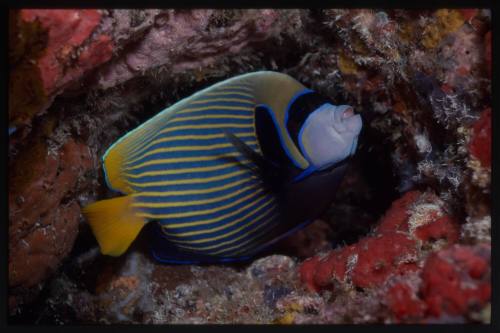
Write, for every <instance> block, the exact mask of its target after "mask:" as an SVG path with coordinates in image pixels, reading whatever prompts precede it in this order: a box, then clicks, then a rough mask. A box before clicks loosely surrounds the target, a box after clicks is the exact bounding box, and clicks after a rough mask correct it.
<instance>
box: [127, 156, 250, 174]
mask: <svg viewBox="0 0 500 333" xmlns="http://www.w3.org/2000/svg"><path fill="white" fill-rule="evenodd" d="M242 160H243V158H242V157H236V156H227V157H226V158H223V157H221V158H220V159H217V160H211V161H202V162H168V163H162V164H153V165H146V166H142V167H140V168H137V169H132V170H126V169H124V172H126V173H130V174H134V175H136V174H140V173H142V172H147V171H161V170H181V169H190V168H197V167H209V166H216V165H219V164H221V163H229V162H238V161H242Z"/></svg>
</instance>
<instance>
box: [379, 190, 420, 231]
mask: <svg viewBox="0 0 500 333" xmlns="http://www.w3.org/2000/svg"><path fill="white" fill-rule="evenodd" d="M421 195H422V193H421V192H419V191H410V192H406V193H405V194H404V195H403V196H402V197H401V198H399V199H398V200H396V201H394V202H393V203H392V205H391V208H389V210H388V211H387V212H386V213H385V215H384V216H383V217H382V219H381V220H380V222H379V226H378V228H377V231H378V232H379V233H384V232H386V231H396V230H400V231H405V232H406V231H408V223H407V222H408V217H409V215H408V207H409V206H410V205H411V204H412V203H414V202H415V201H416V200H417V199H418V198H419V197H420V196H421Z"/></svg>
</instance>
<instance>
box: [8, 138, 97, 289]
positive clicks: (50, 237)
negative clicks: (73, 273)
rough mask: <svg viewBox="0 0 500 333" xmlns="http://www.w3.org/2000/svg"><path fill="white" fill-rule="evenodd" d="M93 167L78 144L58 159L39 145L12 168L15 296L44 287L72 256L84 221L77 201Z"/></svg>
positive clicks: (11, 267)
mask: <svg viewBox="0 0 500 333" xmlns="http://www.w3.org/2000/svg"><path fill="white" fill-rule="evenodd" d="M91 167H92V156H90V153H89V150H88V148H87V146H85V145H84V144H81V143H76V142H74V141H73V140H69V141H68V142H67V143H66V144H65V145H64V146H63V147H62V148H61V149H60V150H59V151H56V152H52V153H49V151H48V148H47V146H46V145H44V144H43V143H40V142H37V143H36V144H34V145H33V146H30V147H28V148H27V149H26V150H25V151H23V152H21V153H20V154H19V157H18V159H17V160H16V161H15V162H14V163H13V165H12V166H11V170H12V171H11V173H10V179H9V208H10V209H9V286H10V287H11V288H13V289H12V290H16V289H19V292H20V293H22V289H26V288H30V287H33V286H35V285H36V284H38V283H40V282H42V281H43V280H44V279H46V278H47V277H48V276H50V275H51V274H52V273H54V272H55V270H56V269H57V268H58V266H59V264H60V261H61V260H62V259H64V258H65V257H66V256H67V255H68V254H69V252H70V251H71V249H72V247H73V242H74V241H75V238H76V236H77V232H78V221H79V219H80V208H79V205H78V204H77V203H76V202H74V200H73V199H71V195H72V193H73V191H75V190H76V189H77V188H78V183H79V180H80V178H81V177H82V176H83V175H84V173H85V172H86V171H87V170H89V169H90V168H91ZM13 294H16V293H15V292H14V293H13ZM13 297H14V296H13Z"/></svg>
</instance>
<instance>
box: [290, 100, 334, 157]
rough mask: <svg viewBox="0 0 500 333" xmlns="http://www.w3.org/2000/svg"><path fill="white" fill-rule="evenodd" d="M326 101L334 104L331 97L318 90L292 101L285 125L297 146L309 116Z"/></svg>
mask: <svg viewBox="0 0 500 333" xmlns="http://www.w3.org/2000/svg"><path fill="white" fill-rule="evenodd" d="M326 103H330V104H333V102H332V101H331V100H330V99H329V98H327V97H325V96H323V95H321V94H318V93H317V92H314V91H311V92H309V93H307V94H303V95H301V96H299V97H298V98H297V99H296V100H295V101H294V102H293V103H292V105H290V109H289V110H288V117H287V121H286V124H285V125H286V129H287V130H288V133H290V137H291V138H292V140H293V142H294V143H295V145H296V146H297V147H298V146H299V143H298V138H299V132H300V129H301V128H302V125H304V122H305V121H306V119H307V116H309V115H310V114H311V113H312V112H313V111H314V110H316V109H318V108H319V107H320V106H322V105H323V104H326Z"/></svg>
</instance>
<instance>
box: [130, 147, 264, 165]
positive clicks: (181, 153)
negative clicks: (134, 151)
mask: <svg viewBox="0 0 500 333" xmlns="http://www.w3.org/2000/svg"><path fill="white" fill-rule="evenodd" d="M248 146H249V147H251V148H252V149H257V147H258V145H257V144H250V145H248ZM238 152H239V151H238V150H237V149H236V148H235V147H234V146H230V147H225V148H217V149H213V150H203V151H200V150H193V151H171V152H159V153H154V154H152V155H149V156H146V157H143V158H140V159H138V160H137V161H134V162H133V163H131V164H126V167H133V166H135V165H138V164H141V163H144V162H148V161H154V160H158V159H166V158H180V157H199V156H217V155H223V154H234V153H238ZM200 163H201V164H203V161H202V162H200Z"/></svg>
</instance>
